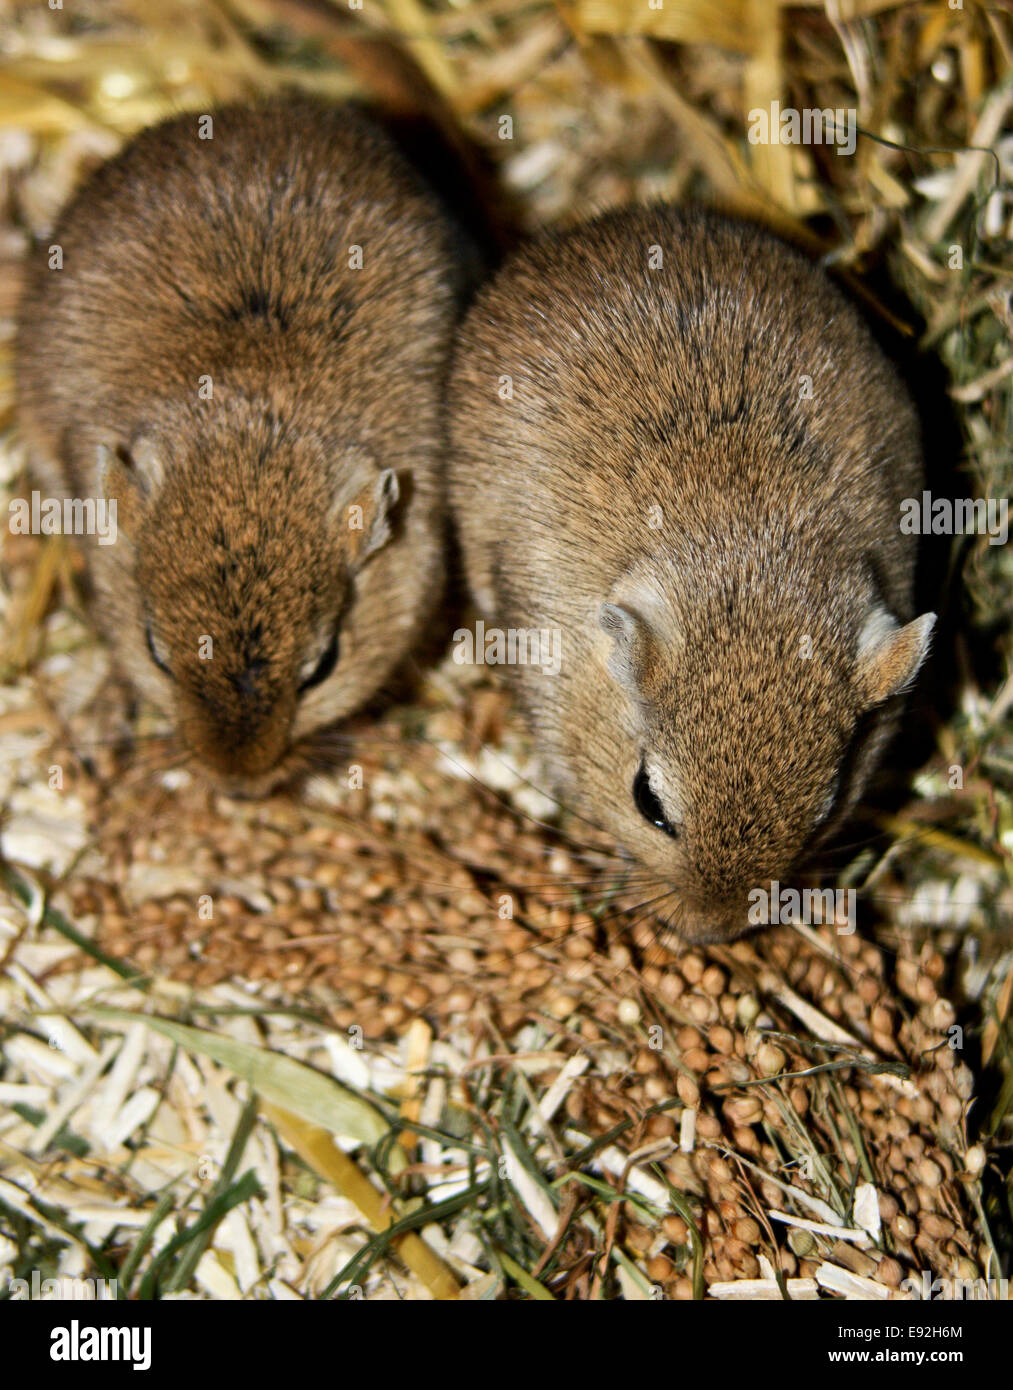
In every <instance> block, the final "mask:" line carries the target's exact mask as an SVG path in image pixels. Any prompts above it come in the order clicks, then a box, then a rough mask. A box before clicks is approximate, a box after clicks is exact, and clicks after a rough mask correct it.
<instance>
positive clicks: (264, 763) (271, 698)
mask: <svg viewBox="0 0 1013 1390" xmlns="http://www.w3.org/2000/svg"><path fill="white" fill-rule="evenodd" d="M294 712H295V701H294V699H293V697H292V696H291V694H289V693H287V692H285V691H284V690H276V689H274V688H273V683H272V682H271V681H270V678H269V673H268V672H267V671H266V670H265V669H258V670H252V669H248V668H245V667H244V668H243V669H242V670H240V671H235V672H222V673H221V674H219V673H215V675H214V676H212V677H209V678H207V679H206V680H205V682H202V683H201V685H199V686H197V687H196V689H193V690H190V691H184V692H181V694H180V698H179V726H180V729H181V731H182V734H183V738H184V741H185V743H186V746H187V749H188V751H189V753H190V757H191V759H192V761H193V762H194V764H195V765H196V767H197V769H198V770H199V771H200V772H202V773H204V774H205V775H206V776H207V777H208V778H209V779H210V780H211V781H212V782H214V783H215V784H216V785H217V786H219V787H221V789H222V790H223V791H225V792H227V793H228V794H229V795H230V796H238V797H257V796H264V795H266V793H267V792H269V791H271V790H272V789H273V788H274V787H276V786H277V785H278V784H279V783H280V782H282V781H284V780H286V777H287V775H288V774H287V771H286V768H285V760H286V755H287V754H288V752H289V750H290V747H291V734H292V722H293V716H294Z"/></svg>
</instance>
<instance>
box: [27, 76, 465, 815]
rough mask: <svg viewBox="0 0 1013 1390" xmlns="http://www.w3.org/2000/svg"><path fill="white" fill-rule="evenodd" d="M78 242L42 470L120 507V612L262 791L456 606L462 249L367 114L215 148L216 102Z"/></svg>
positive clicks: (208, 749)
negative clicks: (447, 388)
mask: <svg viewBox="0 0 1013 1390" xmlns="http://www.w3.org/2000/svg"><path fill="white" fill-rule="evenodd" d="M51 242H53V243H57V244H59V245H60V246H62V248H63V255H64V269H63V270H62V271H55V270H50V269H48V268H47V263H46V258H47V249H46V248H43V249H42V250H41V251H40V254H39V256H38V258H37V261H36V264H35V266H34V267H33V271H32V275H31V278H30V282H29V286H28V289H27V293H26V295H25V298H24V301H23V305H22V310H21V316H20V327H19V335H18V338H19V341H18V395H19V413H20V423H21V427H22V430H23V432H24V434H25V435H26V437H27V440H28V443H29V451H30V459H31V462H32V465H33V467H34V469H35V470H36V471H37V473H38V474H39V476H40V478H41V480H42V481H43V483H44V484H45V485H46V486H47V487H48V488H50V489H51V490H53V491H55V492H58V493H60V494H61V495H79V496H86V497H87V496H99V495H103V489H105V490H106V491H107V493H108V494H109V495H112V496H115V497H117V499H118V513H119V515H118V524H119V531H120V537H119V540H118V541H117V543H116V544H115V545H111V546H109V547H107V548H103V547H100V546H98V545H95V544H94V543H92V544H91V545H90V546H89V560H90V565H91V569H92V573H93V576H94V579H95V584H96V588H97V590H98V596H99V607H98V614H99V618H100V620H101V622H102V625H103V626H104V627H105V629H106V631H107V632H108V634H109V636H110V638H111V639H112V641H113V642H114V643H115V645H116V648H117V651H118V653H119V656H120V659H121V661H122V664H123V666H124V667H125V669H126V671H127V672H128V674H129V675H130V677H131V678H132V680H133V681H134V682H135V684H136V685H137V686H138V687H139V688H140V689H141V690H142V691H143V692H144V693H145V694H146V695H147V696H148V697H149V698H150V699H152V700H153V701H155V702H156V703H158V704H160V705H162V706H163V707H164V708H166V709H167V710H168V711H170V712H172V713H173V715H174V717H175V720H176V724H177V727H178V730H179V732H180V734H181V735H182V739H183V742H184V743H185V745H186V746H187V747H188V749H189V750H190V751H191V753H192V754H193V756H194V758H195V760H196V762H197V763H198V764H199V765H200V766H202V767H204V768H206V769H207V770H209V771H210V772H211V773H212V774H213V775H214V776H215V777H216V779H217V780H219V781H221V782H223V783H224V784H225V785H226V786H227V787H228V788H230V789H231V790H234V791H239V792H246V793H259V792H262V791H264V790H267V789H268V788H269V787H270V786H271V785H273V784H274V783H275V782H276V781H278V780H280V779H281V778H282V777H283V776H284V775H286V773H287V772H288V771H290V770H291V769H292V768H293V767H294V766H296V765H297V764H298V762H299V749H300V746H303V741H305V740H307V738H308V737H309V736H311V735H313V734H314V733H315V732H316V731H317V730H319V729H320V728H322V727H323V726H325V725H327V724H330V723H332V722H333V721H335V720H337V719H340V718H342V717H343V716H345V715H347V714H349V713H350V712H351V711H353V710H354V709H356V708H357V707H359V706H360V705H362V704H363V703H364V702H365V701H366V700H367V699H368V698H369V697H370V696H371V695H373V694H374V693H375V692H376V690H377V689H378V687H379V686H381V684H382V683H383V682H384V681H385V680H386V679H387V678H388V677H389V676H390V675H391V673H392V672H393V671H394V669H395V668H396V666H397V665H398V664H399V662H400V661H401V660H402V659H403V658H404V656H405V655H406V653H407V652H408V651H409V650H410V649H411V647H412V646H413V644H414V643H415V641H416V640H417V638H418V636H419V633H420V630H421V628H422V626H423V624H424V622H425V619H426V617H427V615H428V614H429V613H430V612H431V610H432V608H433V605H434V603H435V601H436V598H437V596H438V594H439V591H440V587H441V570H442V545H441V543H442V521H441V508H442V485H441V482H440V469H441V462H442V461H441V452H442V434H441V424H440V413H439V402H440V396H441V392H442V388H443V378H444V372H445V363H446V360H447V357H448V355H449V345H450V338H451V334H452V330H453V323H454V318H455V310H456V302H457V294H458V291H459V288H460V287H459V286H458V284H457V271H456V269H455V256H454V238H453V234H452V233H451V230H450V228H449V226H448V223H447V222H446V220H445V218H444V217H443V215H442V213H441V211H440V209H439V207H438V206H437V204H436V202H435V200H434V199H433V197H432V196H431V195H430V194H429V192H428V191H427V190H426V189H425V188H424V187H423V185H422V184H421V182H420V181H419V180H417V178H416V176H415V175H414V174H413V172H412V171H411V169H409V168H408V167H407V166H406V165H405V164H404V163H403V162H402V160H401V158H400V156H399V155H398V154H397V153H396V152H395V150H394V148H393V146H392V145H391V144H390V143H389V142H388V140H387V138H386V137H384V136H383V135H382V134H381V133H380V132H379V131H377V130H376V129H375V128H374V127H373V126H372V125H371V124H370V123H369V122H368V121H367V120H366V119H364V118H363V117H362V116H361V115H359V114H357V113H355V112H353V111H351V110H347V109H343V108H335V107H327V106H324V105H318V104H316V103H314V102H310V101H308V100H302V99H288V100H278V101H272V102H266V103H264V104H263V105H261V106H259V107H253V108H244V107H228V108H225V109H223V110H220V111H218V112H216V113H214V135H213V138H212V139H211V140H202V139H198V116H197V115H196V114H194V115H186V116H181V117H178V118H175V119H173V120H171V121H168V122H167V123H165V124H163V125H160V126H156V127H154V128H153V129H150V130H146V131H144V132H142V133H141V134H140V135H139V136H138V137H137V138H136V139H135V140H134V141H132V142H131V143H130V144H129V145H128V146H127V147H126V149H125V150H124V151H123V152H122V153H121V154H120V155H118V156H117V157H116V158H115V159H113V160H111V161H110V162H109V163H107V164H106V165H104V166H103V167H102V168H101V169H100V170H99V171H98V172H97V173H96V174H95V175H94V176H93V177H92V178H91V179H90V180H89V181H88V182H87V183H86V184H85V185H84V186H83V187H82V188H81V189H80V191H79V192H78V193H77V194H76V196H75V197H74V198H73V200H72V201H71V203H70V204H69V206H68V207H67V209H66V210H65V212H64V214H63V216H62V218H61V221H60V223H59V225H58V227H57V228H56V230H55V232H54V233H53V236H52V238H51ZM353 245H358V246H361V247H362V254H363V268H362V269H359V270H355V269H351V268H350V266H349V254H350V253H349V247H351V246H353ZM206 376H208V377H210V378H211V380H212V383H213V399H211V400H202V399H200V397H199V394H198V386H199V382H200V379H201V378H203V377H206ZM384 470H394V472H395V474H396V482H392V481H391V479H390V477H389V475H388V474H386V473H385V472H384ZM396 494H398V495H396ZM350 506H360V507H361V508H362V513H361V519H362V529H361V530H356V529H352V524H350V523H354V522H357V521H358V520H359V514H358V513H350V512H349V510H348V509H349V507H350ZM146 623H149V624H150V626H151V630H152V637H153V641H154V643H155V644H156V651H157V652H158V653H159V655H160V657H162V658H163V659H164V660H165V663H166V664H167V665H168V666H169V667H170V670H171V672H172V677H173V678H172V679H170V678H169V677H168V676H167V675H166V674H164V673H163V672H162V671H161V670H160V669H159V668H158V666H157V665H156V664H155V662H154V660H153V659H152V656H151V655H150V654H149V651H148V648H147V638H146V629H145V624H146ZM336 625H337V626H338V627H339V628H340V651H339V655H338V659H337V662H336V665H335V668H334V672H333V674H332V675H331V676H330V677H329V678H327V679H325V680H323V681H322V682H321V683H320V684H319V685H317V686H315V687H313V688H310V689H307V690H306V691H305V693H304V694H302V695H301V694H300V692H299V690H298V686H299V684H300V681H301V680H302V679H304V678H305V675H306V673H307V672H308V671H311V670H312V668H313V665H314V662H315V661H316V660H317V659H318V658H319V657H320V655H321V654H322V653H323V652H324V651H326V647H327V644H328V642H329V640H330V636H331V633H332V632H333V631H334V629H335V626H336ZM204 636H210V637H211V638H212V639H213V659H211V660H202V659H201V656H200V651H199V642H200V639H201V638H202V637H204ZM205 650H206V647H205Z"/></svg>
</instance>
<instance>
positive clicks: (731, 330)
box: [448, 207, 934, 942]
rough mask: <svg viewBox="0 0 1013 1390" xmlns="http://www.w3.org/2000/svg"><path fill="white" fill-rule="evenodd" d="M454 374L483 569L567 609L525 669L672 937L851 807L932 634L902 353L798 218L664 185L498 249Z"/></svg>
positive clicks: (461, 477)
mask: <svg viewBox="0 0 1013 1390" xmlns="http://www.w3.org/2000/svg"><path fill="white" fill-rule="evenodd" d="M448 399H449V403H450V410H451V426H450V429H451V463H450V470H449V471H450V486H451V499H452V505H453V509H454V512H455V515H456V520H457V524H458V529H459V533H460V538H461V544H462V548H463V553H464V561H465V567H466V571H467V577H468V579H469V582H470V585H471V589H472V592H473V594H474V596H475V597H476V600H477V602H478V604H479V606H480V608H481V609H482V610H483V612H484V614H485V615H486V616H488V617H490V618H492V620H493V621H494V622H495V623H497V624H498V625H499V626H500V627H501V628H507V629H520V630H525V629H526V630H531V629H539V630H545V629H549V630H558V631H559V632H560V633H561V637H562V647H561V650H562V661H561V669H560V670H559V674H558V675H553V674H551V673H549V674H546V673H544V672H543V671H542V670H541V669H539V667H537V666H536V665H531V664H527V665H518V666H515V667H514V668H513V669H512V671H511V676H512V677H513V678H514V680H515V681H516V684H517V688H518V691H519V694H520V698H521V701H522V704H523V706H524V707H525V709H526V711H527V714H528V717H529V721H530V724H531V726H532V730H533V733H534V735H535V738H536V741H537V742H538V744H539V745H540V747H541V750H542V752H543V753H544V755H545V757H546V760H547V764H548V767H549V769H550V773H551V775H552V777H553V779H554V782H555V786H556V790H557V791H559V792H560V794H561V795H562V796H564V797H566V798H569V799H570V800H571V801H572V802H574V803H576V804H577V805H578V806H580V807H581V808H582V810H583V811H584V812H586V814H587V816H588V817H589V818H590V819H593V820H594V821H595V822H597V823H598V824H599V825H601V826H602V827H604V828H605V829H606V830H608V831H609V832H611V833H612V834H613V835H614V836H615V837H616V838H617V839H618V840H619V841H620V842H621V843H622V844H624V845H625V846H626V847H627V849H628V850H629V851H632V852H633V854H634V855H635V856H636V857H637V858H638V859H639V860H640V861H641V862H642V864H643V865H645V866H646V867H647V870H648V873H649V875H650V876H651V877H652V879H653V878H655V877H656V881H657V887H656V888H655V889H654V891H653V893H652V892H651V891H650V888H649V887H648V889H647V890H646V891H645V892H644V897H645V898H648V897H652V896H655V895H657V896H658V897H659V898H660V899H662V901H661V902H660V909H659V910H660V912H661V915H662V916H664V917H669V916H670V920H671V923H672V925H673V926H674V927H675V928H676V929H677V930H678V931H679V932H680V933H681V934H682V935H683V936H684V937H685V938H686V939H688V940H691V941H697V942H705V941H719V940H729V939H731V938H733V937H735V936H737V935H739V934H740V933H741V932H743V931H744V930H746V929H747V928H748V926H749V924H750V921H749V913H748V911H747V909H748V908H749V906H750V905H751V904H753V903H755V902H756V901H757V900H756V899H755V898H750V896H749V894H750V892H751V891H753V890H756V889H759V890H760V891H763V890H764V889H769V887H770V884H771V881H772V880H777V881H778V882H785V881H790V879H789V875H790V874H791V872H792V869H793V868H794V867H795V866H796V865H798V863H799V862H800V860H802V859H803V858H804V856H805V854H806V852H807V850H808V849H810V848H811V847H812V846H813V845H814V844H815V843H817V842H818V841H819V840H820V839H821V838H823V837H825V836H828V835H829V833H830V831H831V830H832V829H833V828H834V827H835V826H837V825H839V824H840V822H841V821H842V820H843V818H844V817H845V816H846V815H847V813H848V811H849V810H850V809H851V808H852V807H853V806H854V804H855V802H856V800H857V798H858V797H859V795H860V793H861V791H862V789H863V787H864V785H865V783H866V781H867V778H868V776H869V774H870V772H871V770H872V768H873V766H874V764H875V762H876V760H877V758H878V756H879V755H880V753H881V751H882V748H883V745H884V743H885V741H886V739H887V737H888V735H889V733H890V730H891V727H892V725H893V723H894V721H895V720H896V716H897V706H898V703H899V702H898V701H897V700H896V699H895V698H894V697H895V696H896V695H897V694H898V693H899V692H900V691H902V690H903V688H904V687H905V686H906V685H907V684H908V683H909V682H910V681H911V679H912V678H913V677H914V675H915V673H916V671H917V670H918V667H919V665H920V663H921V662H922V660H923V658H924V656H925V652H926V648H927V645H928V642H929V636H930V632H931V629H932V625H933V622H934V615H933V614H925V615H923V616H922V617H920V618H918V619H917V620H915V621H911V619H912V616H913V615H912V611H911V605H912V576H913V570H914V563H915V550H914V544H915V542H914V540H913V538H912V537H910V536H905V535H902V534H901V532H900V529H899V519H900V502H901V499H902V498H904V497H908V496H916V495H918V491H919V488H920V486H921V461H920V443H919V432H918V427H917V422H916V418H915V414H914V411H913V408H912V406H911V404H910V403H909V401H908V400H907V399H906V397H905V394H904V392H903V389H902V387H901V385H900V383H899V381H898V379H897V377H896V376H895V374H894V372H893V370H892V369H891V367H890V366H889V365H888V363H887V362H886V360H885V359H884V357H883V356H882V355H881V353H880V352H879V350H878V349H877V348H876V347H875V346H874V344H873V341H872V339H871V337H870V335H869V333H868V331H867V329H866V328H865V326H864V325H863V324H862V322H861V321H860V319H859V317H858V315H857V314H856V313H855V311H854V310H853V309H852V308H851V306H850V305H849V304H848V303H847V302H846V301H845V299H844V298H843V297H842V295H841V294H840V293H839V292H838V291H837V290H836V289H835V288H834V287H833V286H832V285H831V284H830V282H829V281H828V280H827V279H826V277H825V276H824V275H823V274H822V273H821V272H820V271H818V270H817V269H816V268H814V267H813V266H812V265H810V264H809V262H808V261H806V260H805V259H804V258H803V257H802V256H801V255H799V254H798V253H796V252H795V251H794V250H792V249H791V248H789V247H788V246H787V245H785V244H783V243H782V242H780V241H778V240H776V239H775V238H774V237H772V236H771V235H769V234H767V233H765V232H763V231H761V230H760V229H758V228H755V227H753V226H751V225H748V224H739V223H736V222H734V221H729V220H725V219H723V218H721V217H718V216H716V215H711V214H707V213H704V212H702V211H690V212H684V211H678V210H675V209H672V208H667V207H655V208H644V209H639V210H631V211H623V212H618V213H613V214H609V215H606V216H603V217H601V218H599V219H598V220H596V221H594V222H592V223H591V224H590V225H587V226H584V227H581V228H578V229H576V230H574V231H571V232H569V233H566V234H555V235H549V236H546V237H544V238H542V239H541V240H538V241H536V242H535V243H533V244H531V245H529V246H528V247H526V248H525V249H523V250H522V251H520V252H519V253H518V254H517V255H516V256H515V257H514V258H513V259H512V260H510V261H508V262H507V263H506V265H505V266H504V267H503V268H502V269H501V271H500V273H499V275H498V276H497V277H496V278H495V279H494V280H493V281H492V283H491V284H489V285H488V286H487V287H486V288H485V289H484V290H483V291H482V292H481V294H480V295H479V296H478V298H477V299H476V301H475V302H474V304H473V305H472V307H471V310H470V311H469V314H468V316H467V318H466V320H465V322H464V324H463V327H462V329H461V331H460V333H459V336H458V342H457V347H456V350H455V362H454V367H453V369H452V375H451V384H450V389H449V393H448ZM643 877H644V876H643V875H642V878H643ZM645 881H646V879H645ZM669 893H670V896H664V897H663V896H662V895H668V894H669ZM753 920H754V921H755V920H756V919H755V918H754V919H753Z"/></svg>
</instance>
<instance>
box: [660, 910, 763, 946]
mask: <svg viewBox="0 0 1013 1390" xmlns="http://www.w3.org/2000/svg"><path fill="white" fill-rule="evenodd" d="M672 925H673V926H674V927H675V929H676V931H677V932H678V933H679V936H680V937H681V938H682V939H683V941H685V942H687V943H688V944H689V945H690V946H714V945H718V944H719V943H721V942H725V941H734V940H735V938H736V937H738V936H742V934H743V933H744V932H746V931H748V930H749V918H748V916H747V913H746V909H745V904H744V903H743V904H742V905H741V906H740V905H739V903H738V901H737V899H733V900H732V901H731V902H728V901H725V902H719V901H714V902H710V903H698V902H692V901H689V900H684V901H682V902H680V904H679V911H678V912H677V913H676V914H675V916H674V918H673V919H672Z"/></svg>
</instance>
